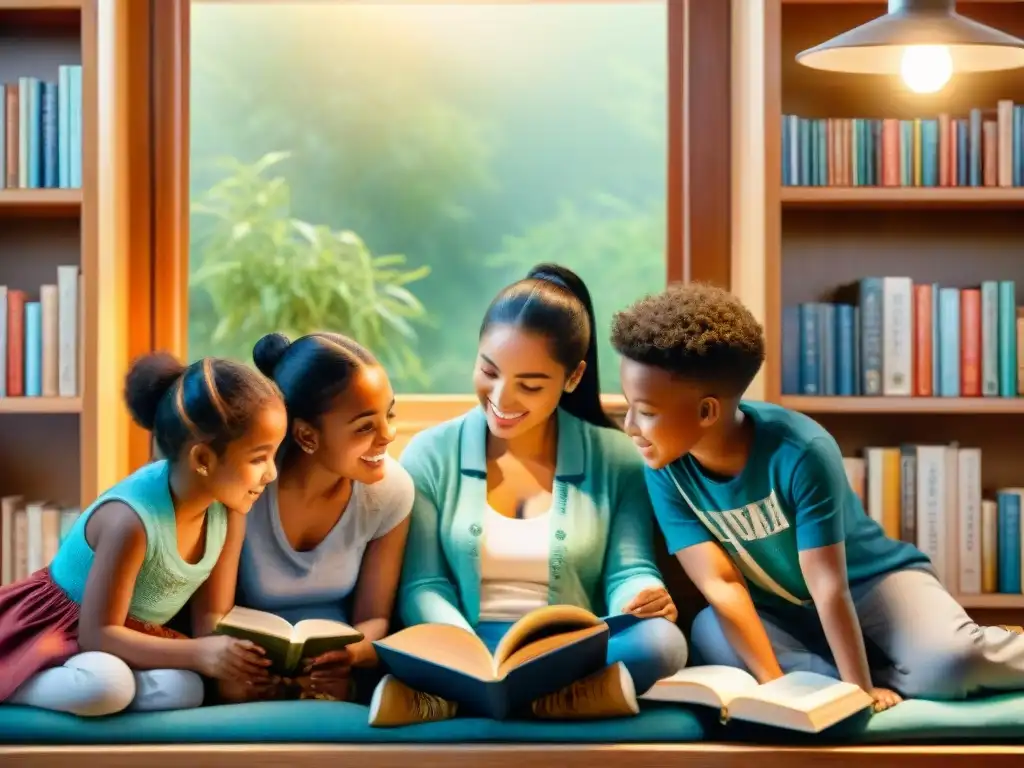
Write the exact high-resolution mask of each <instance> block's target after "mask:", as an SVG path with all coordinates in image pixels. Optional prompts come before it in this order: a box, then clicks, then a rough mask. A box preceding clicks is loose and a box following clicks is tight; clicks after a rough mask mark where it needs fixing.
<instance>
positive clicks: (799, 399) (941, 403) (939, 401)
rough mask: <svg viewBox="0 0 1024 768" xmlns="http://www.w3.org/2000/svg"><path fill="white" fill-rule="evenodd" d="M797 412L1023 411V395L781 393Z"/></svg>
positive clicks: (952, 412) (786, 405)
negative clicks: (824, 394) (823, 394)
mask: <svg viewBox="0 0 1024 768" xmlns="http://www.w3.org/2000/svg"><path fill="white" fill-rule="evenodd" d="M779 403H780V404H781V405H783V406H784V407H786V408H789V409H790V410H793V411H800V412H801V413H935V414H996V415H1000V414H1002V415H1009V414H1015V413H1020V414H1024V397H821V396H816V395H814V396H805V395H783V396H782V397H780V398H779Z"/></svg>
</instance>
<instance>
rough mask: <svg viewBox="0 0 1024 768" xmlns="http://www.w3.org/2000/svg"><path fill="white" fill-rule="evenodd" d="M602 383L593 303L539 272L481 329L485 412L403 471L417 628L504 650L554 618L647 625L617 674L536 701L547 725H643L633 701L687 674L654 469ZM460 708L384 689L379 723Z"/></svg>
mask: <svg viewBox="0 0 1024 768" xmlns="http://www.w3.org/2000/svg"><path fill="white" fill-rule="evenodd" d="M598 381H599V379H598V370H597V352H596V343H595V333H594V318H593V309H592V306H591V301H590V295H589V292H588V291H587V289H586V286H585V285H584V284H583V281H582V280H580V278H579V277H578V276H577V275H575V274H574V273H573V272H571V271H570V270H568V269H565V268H564V267H559V266H557V265H552V264H541V265H539V266H537V267H535V268H534V269H533V270H531V271H530V273H529V275H528V276H527V277H526V278H525V279H524V280H520V281H519V282H516V283H514V284H513V285H510V286H509V287H507V288H505V289H504V290H503V291H501V293H499V294H498V296H497V297H496V298H495V299H494V301H493V302H491V305H490V307H489V308H488V310H487V312H486V314H485V316H484V320H483V323H482V325H481V328H480V337H479V344H478V350H477V359H476V366H475V369H474V372H473V383H474V387H475V390H476V394H477V397H478V399H479V401H480V406H479V407H478V408H475V409H474V410H472V411H471V412H469V413H468V414H465V415H464V416H461V417H459V418H457V419H454V420H452V421H450V422H447V423H444V424H440V425H438V426H436V427H433V428H432V429H428V430H426V431H424V432H421V433H419V434H418V435H417V436H416V437H415V438H414V439H413V440H412V441H411V442H410V443H409V445H408V446H407V447H406V449H405V451H404V452H403V454H402V458H401V462H402V464H403V466H405V468H406V469H407V470H408V471H409V473H410V475H412V478H413V482H414V483H415V485H416V500H415V503H414V504H413V511H412V515H411V519H412V522H411V527H410V533H409V545H408V549H407V552H406V558H405V567H404V569H403V575H402V587H401V590H400V592H399V611H400V614H401V618H402V620H403V622H404V623H405V624H406V625H412V624H421V623H442V624H454V625H456V626H459V627H463V628H465V629H468V630H470V631H472V632H475V633H476V634H477V636H479V637H480V638H481V639H482V640H483V641H484V643H485V644H486V645H487V646H488V648H490V649H491V650H492V651H493V650H494V649H495V648H496V646H497V644H498V642H499V641H500V640H501V638H502V636H503V635H504V633H505V632H506V631H507V629H508V627H509V626H510V625H511V624H512V623H513V622H515V621H516V620H517V619H519V618H521V617H522V616H524V615H525V614H526V613H528V612H530V611H532V610H534V609H537V608H540V607H542V606H546V605H554V604H569V605H575V606H579V607H581V608H585V609H587V610H589V611H591V612H593V613H594V614H597V615H598V616H601V615H606V614H617V613H630V614H633V615H634V616H636V617H637V618H639V619H642V620H641V621H637V622H626V623H624V624H623V625H621V626H622V627H623V628H622V629H619V630H613V631H612V635H611V637H610V639H609V644H608V658H607V667H605V668H604V669H603V670H601V671H599V672H597V673H596V674H594V675H592V676H590V677H588V678H584V679H583V680H580V681H578V682H576V683H574V684H573V685H570V686H569V687H568V688H565V689H562V690H558V691H552V692H551V693H550V695H548V696H545V697H543V698H541V699H538V700H537V701H535V702H534V703H533V706H532V710H533V713H534V715H535V716H537V717H542V718H550V719H579V718H588V717H609V716H627V715H631V714H635V713H636V712H637V711H638V707H637V695H638V694H642V693H644V692H645V691H646V690H647V689H648V688H650V687H651V686H652V685H653V684H654V683H655V682H656V681H657V680H658V679H660V678H662V677H665V676H668V675H670V674H672V673H673V672H675V671H676V670H678V669H679V668H681V667H683V666H684V665H685V663H686V655H687V652H686V643H685V640H684V638H683V635H682V633H681V632H680V631H679V629H678V627H677V626H676V624H675V620H676V617H677V612H676V608H675V605H673V603H672V600H671V598H670V597H669V595H668V592H667V591H666V589H665V586H664V584H663V582H662V579H661V576H660V574H659V572H658V569H657V567H656V566H655V564H654V552H653V513H652V510H651V507H650V501H649V499H648V495H647V491H646V486H645V485H644V475H643V464H642V462H641V461H640V459H639V457H638V456H637V454H636V451H635V450H634V448H633V446H632V443H631V442H630V440H629V438H627V437H626V435H625V434H623V433H622V432H621V431H620V430H619V429H617V428H616V427H615V425H614V424H613V422H612V421H611V420H610V419H609V418H608V416H607V415H606V414H605V412H604V410H603V409H602V408H601V400H600V390H599V385H598ZM616 626H620V625H619V624H616ZM456 710H457V702H448V701H444V700H440V699H438V698H437V697H435V696H430V695H427V694H425V693H422V692H419V691H414V690H412V689H411V688H409V687H407V686H406V685H405V684H403V683H402V682H400V681H399V680H397V679H396V678H394V677H391V676H386V677H385V678H384V679H383V680H382V681H381V683H380V684H379V686H378V688H377V690H376V692H375V694H374V697H373V701H372V703H371V712H370V721H371V724H373V725H378V726H385V725H398V724H404V723H411V722H422V721H424V720H437V719H443V718H446V717H450V716H452V715H453V714H455V712H456Z"/></svg>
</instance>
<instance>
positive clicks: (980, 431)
mask: <svg viewBox="0 0 1024 768" xmlns="http://www.w3.org/2000/svg"><path fill="white" fill-rule="evenodd" d="M960 6H961V7H960V9H959V10H960V12H961V13H963V14H965V15H967V16H970V17H972V18H976V19H978V20H979V21H981V22H983V23H986V24H991V25H993V26H995V27H997V28H999V29H1003V30H1006V31H1008V32H1010V33H1011V34H1015V35H1022V34H1024V2H1007V1H1002V2H994V1H990V2H983V1H971V2H961V3H960ZM766 8H767V10H766V16H765V18H766V20H767V21H766V38H765V56H766V59H765V62H766V63H765V67H764V73H765V75H764V77H765V82H764V89H765V91H764V94H765V110H766V112H765V117H766V121H767V124H768V125H769V126H770V127H769V129H768V130H767V131H766V134H767V139H766V141H767V143H768V146H767V147H766V155H765V161H766V168H765V173H766V195H765V200H766V211H765V216H766V218H765V235H766V237H765V240H766V242H765V264H764V267H765V286H766V296H765V318H766V320H765V326H766V334H767V340H768V345H769V347H768V356H767V362H766V368H765V377H764V387H765V398H766V399H768V400H770V401H774V402H779V403H781V404H783V405H785V406H787V407H789V408H792V409H794V410H798V411H801V412H803V413H807V414H808V415H811V416H812V417H813V418H815V419H816V420H817V421H818V422H819V423H821V424H822V425H823V426H824V427H825V428H826V429H828V430H829V431H830V432H831V433H832V434H833V435H834V436H835V437H836V439H837V441H838V442H839V445H840V447H841V448H842V450H843V454H844V455H846V456H859V455H862V452H863V451H864V449H866V448H868V447H878V446H899V445H901V444H918V445H921V444H948V443H950V442H954V441H955V442H957V443H959V444H960V445H961V446H965V447H976V448H980V449H981V451H982V458H981V479H982V488H983V493H984V496H985V498H994V492H995V490H996V489H1000V488H1020V487H1024V463H1022V462H1021V461H1020V459H1019V457H1020V456H1021V455H1024V397H1022V396H1017V397H991V396H989V397H963V396H957V397H953V396H950V397H939V396H930V397H913V396H899V397H895V396H889V397H886V396H877V397H876V396H871V397H869V396H862V395H861V396H834V395H833V394H832V393H831V392H829V393H828V394H827V395H826V394H815V395H807V394H804V393H803V392H801V393H799V394H797V393H794V392H793V391H792V385H791V384H790V385H788V386H786V387H784V371H783V366H784V364H785V363H784V357H783V348H784V341H783V335H784V333H783V317H784V310H785V308H787V307H794V306H796V305H799V304H802V303H811V302H839V301H844V302H845V301H846V299H845V298H839V297H840V296H841V294H839V293H838V291H839V289H840V288H841V287H843V286H849V285H852V284H855V283H856V282H857V281H859V280H860V279H862V278H866V277H890V276H892V277H897V276H898V277H909V278H911V279H912V280H913V283H914V284H919V283H927V284H939V285H941V286H943V287H953V288H960V289H964V288H976V287H978V286H979V284H980V283H981V281H983V280H1012V281H1014V282H1015V288H1016V297H1015V304H1016V305H1017V306H1020V305H1022V304H1024V258H1022V256H1024V229H1022V228H1021V227H1020V225H1019V221H1020V216H1021V212H1022V209H1024V182H1021V181H1020V180H1018V184H1017V186H1010V187H1006V186H957V187H953V186H923V185H922V186H915V185H910V186H882V185H881V184H879V185H877V186H865V185H853V182H852V181H849V180H847V179H842V178H840V179H839V181H840V182H841V183H839V184H836V183H835V181H836V174H837V172H836V171H835V170H834V169H833V168H832V167H830V168H829V170H828V171H827V172H826V175H831V177H832V178H831V181H832V182H833V185H832V186H827V185H826V186H821V185H814V186H812V185H806V184H805V185H802V186H801V185H798V183H799V182H802V181H803V179H802V178H797V179H796V181H794V180H793V178H792V170H789V171H788V173H789V176H790V178H789V179H787V178H786V169H787V166H788V167H789V168H790V169H791V168H792V165H789V164H791V163H792V159H791V158H786V157H784V154H785V152H784V149H783V141H784V137H785V134H786V131H787V124H786V121H785V117H784V116H785V115H800V116H802V117H807V118H812V119H814V118H868V119H874V120H881V119H884V118H896V119H900V120H912V119H914V118H926V117H935V116H937V115H939V114H940V113H947V114H949V115H951V116H953V117H967V116H968V115H969V112H970V110H971V109H972V108H981V109H982V110H984V117H985V119H994V118H995V116H996V105H997V102H998V101H999V100H1000V99H1009V100H1012V101H1013V102H1014V104H1016V105H1021V104H1024V76H1022V75H1021V73H1020V71H1011V72H1001V73H981V74H976V75H966V76H965V75H954V77H953V79H952V80H951V81H950V83H949V84H948V85H947V86H946V88H945V89H944V90H943V91H942V92H940V93H938V94H932V95H920V94H912V93H910V92H909V91H907V90H905V88H904V87H903V85H902V83H901V82H900V81H899V79H898V78H887V77H876V76H858V75H846V74H839V73H829V72H819V71H815V70H811V69H808V68H805V67H802V66H801V65H799V64H797V63H796V61H795V56H796V54H797V53H798V52H799V51H801V50H803V49H805V48H808V47H811V46H813V45H815V44H817V43H819V42H821V41H823V40H825V39H828V38H830V37H832V36H834V35H836V34H838V33H840V32H842V31H844V30H847V29H851V28H853V27H855V26H857V25H859V24H862V23H864V22H866V21H868V20H869V19H871V18H875V17H877V16H878V15H880V14H882V13H884V11H885V3H883V2H869V1H866V0H845V1H844V0H766ZM829 130H830V131H831V130H834V129H832V128H830V129H829ZM830 137H831V138H829V139H828V141H829V146H830V147H831V146H833V144H832V142H833V140H834V134H830ZM825 152H826V156H827V157H828V158H832V157H834V156H833V155H831V154H830V152H831V150H825ZM826 162H827V160H826ZM875 175H876V176H877V175H878V172H877V171H876V172H875ZM869 180H870V177H869ZM879 181H880V180H879ZM900 181H901V182H902V181H903V180H902V179H901V180H900ZM819 183H820V179H819ZM858 343H859V340H858ZM1021 362H1022V363H1024V361H1021ZM789 381H790V382H792V376H790V378H789ZM949 546H950V548H953V547H954V546H955V544H950V545H949ZM1018 548H1019V547H1018ZM952 562H954V563H955V562H956V560H955V559H953V560H952ZM947 586H949V588H950V591H951V592H953V593H954V594H956V595H957V597H958V599H959V600H960V602H961V603H962V604H963V605H964V606H965V608H967V609H968V610H969V612H970V613H971V614H972V615H973V616H975V618H977V619H978V620H979V621H982V622H987V623H1015V624H1021V623H1024V594H963V595H960V594H957V593H958V592H959V589H958V586H957V584H956V583H955V581H954V583H952V584H947Z"/></svg>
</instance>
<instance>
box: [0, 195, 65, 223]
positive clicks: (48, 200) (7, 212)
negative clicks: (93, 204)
mask: <svg viewBox="0 0 1024 768" xmlns="http://www.w3.org/2000/svg"><path fill="white" fill-rule="evenodd" d="M81 209H82V190H80V189H0V218H4V217H22V216H30V217H36V216H40V217H47V218H53V217H62V216H78V215H79V214H80V212H81Z"/></svg>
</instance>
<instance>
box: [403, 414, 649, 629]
mask: <svg viewBox="0 0 1024 768" xmlns="http://www.w3.org/2000/svg"><path fill="white" fill-rule="evenodd" d="M486 437H487V420H486V417H485V415H484V412H483V409H481V408H479V407H478V408H475V409H473V410H472V411H470V412H469V413H467V414H464V415H463V416H460V417H458V418H456V419H452V420H451V421H447V422H445V423H443V424H438V425H437V426H435V427H432V428H430V429H427V430H425V431H423V432H420V433H419V434H417V435H416V436H415V437H414V438H413V439H412V440H411V441H410V442H409V444H408V446H406V448H405V450H404V451H403V452H402V457H401V459H400V461H401V463H402V465H403V466H404V467H405V468H406V469H407V470H408V471H409V474H410V475H412V478H413V482H414V483H415V485H416V500H415V502H414V503H413V508H412V514H411V522H410V530H409V539H408V544H407V545H406V552H405V562H404V565H403V570H402V583H401V588H400V590H399V595H398V609H399V615H400V617H401V620H402V622H403V624H404V625H405V626H411V625H413V624H422V623H430V622H433V623H442V624H455V625H456V626H461V627H464V628H466V629H470V630H472V629H473V627H475V626H476V625H477V622H478V621H479V614H480V546H479V543H480V536H481V534H482V533H483V520H484V518H483V515H484V510H485V506H486V504H487V459H486ZM552 491H553V493H552V496H553V499H554V501H553V507H552V516H551V521H552V522H551V527H550V551H551V557H550V565H549V568H550V570H549V576H550V578H549V584H550V586H549V592H548V602H549V604H552V605H555V604H564V603H568V604H572V605H577V606H581V607H583V608H587V609H588V610H590V611H593V612H594V613H596V614H597V615H599V616H600V615H604V614H606V613H618V612H621V611H622V609H623V608H624V607H625V606H626V605H627V604H628V603H629V601H630V600H632V599H633V597H634V596H635V595H636V594H637V593H638V592H639V591H640V590H642V589H644V588H646V587H652V586H658V587H660V586H663V585H664V584H663V582H662V579H661V574H660V573H659V572H658V568H657V566H656V565H655V563H654V547H653V517H654V515H653V511H652V508H651V503H650V498H649V496H648V494H647V487H646V485H645V483H644V474H643V464H642V462H641V460H640V457H639V455H638V454H637V452H636V449H635V448H634V447H633V445H632V444H631V443H630V441H629V438H628V437H627V436H626V435H625V434H623V433H621V432H619V431H617V430H612V429H603V428H601V427H595V426H594V425H592V424H590V423H588V422H585V421H582V420H580V419H577V418H576V417H575V416H572V415H570V414H569V413H567V412H565V411H563V410H561V409H559V411H558V456H557V461H556V466H555V481H554V487H553V489H552Z"/></svg>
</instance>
